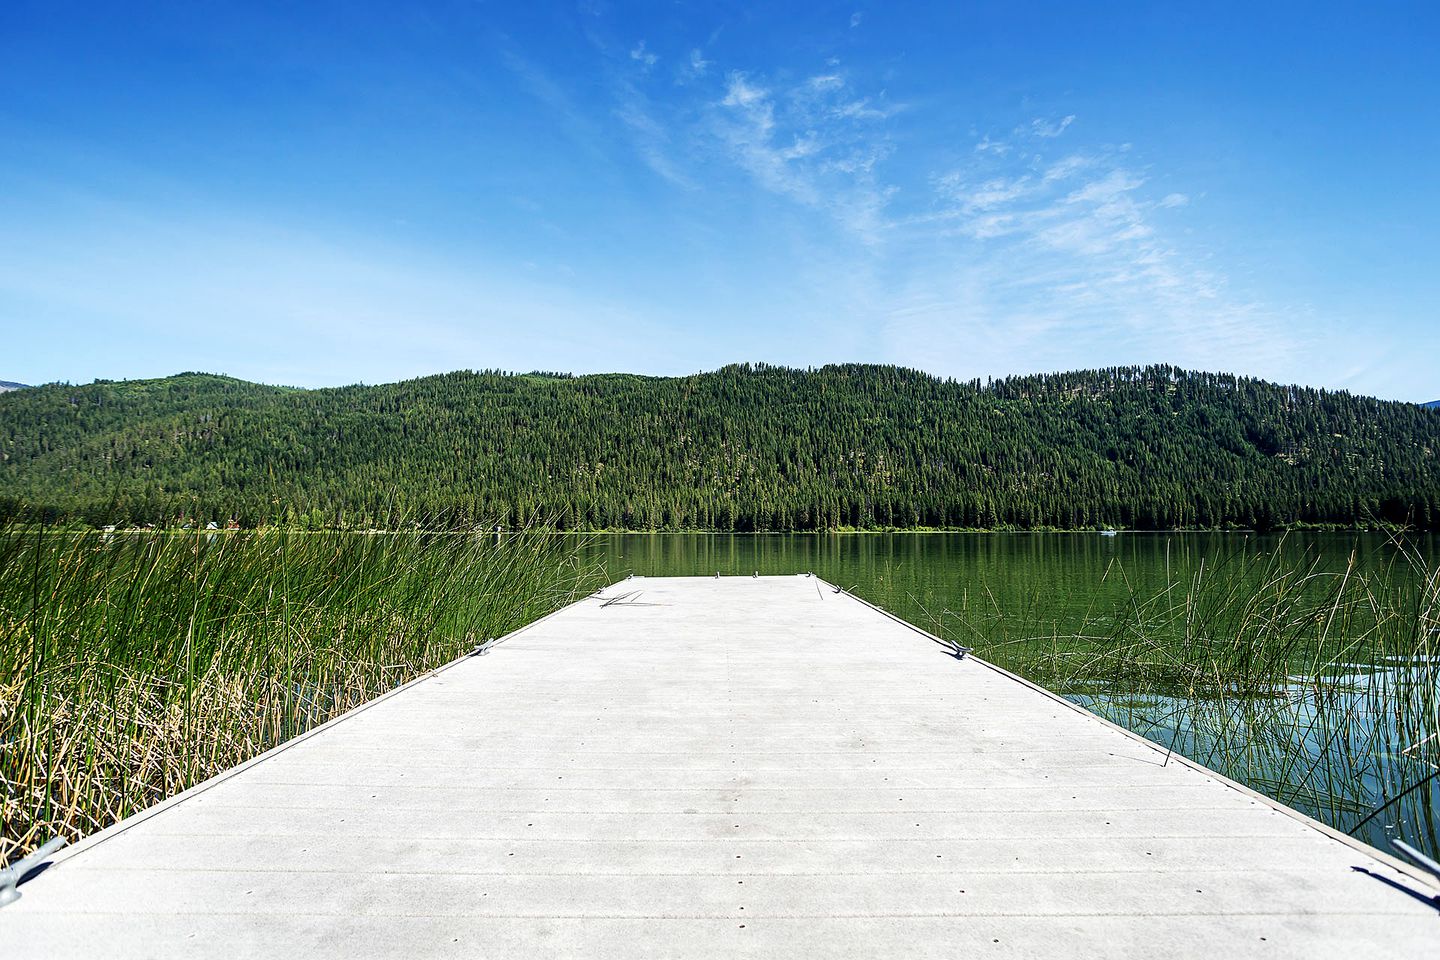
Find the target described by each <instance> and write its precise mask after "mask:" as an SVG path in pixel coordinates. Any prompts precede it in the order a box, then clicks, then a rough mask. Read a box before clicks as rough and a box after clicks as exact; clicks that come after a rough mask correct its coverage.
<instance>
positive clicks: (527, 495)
mask: <svg viewBox="0 0 1440 960" xmlns="http://www.w3.org/2000/svg"><path fill="white" fill-rule="evenodd" d="M1437 451H1440V411H1435V410H1428V409H1425V408H1423V407H1420V406H1418V405H1415V404H1408V403H1391V402H1382V401H1379V400H1374V399H1370V398H1366V397H1357V396H1352V395H1350V394H1347V393H1343V392H1338V393H1337V392H1327V391H1320V390H1312V389H1301V388H1295V387H1281V386H1276V385H1273V384H1269V383H1265V382H1261V381H1257V380H1250V379H1244V378H1237V377H1233V376H1225V375H1218V374H1203V373H1190V372H1186V371H1183V370H1178V369H1174V368H1170V367H1149V368H1120V369H1108V370H1099V371H1084V372H1078V373H1064V374H1057V375H1049V376H1027V377H1012V378H1008V379H1004V380H998V381H995V382H993V383H986V384H982V383H980V382H978V381H972V382H956V381H949V380H940V379H936V378H934V377H930V376H927V375H925V374H922V373H918V372H916V371H913V370H906V369H901V368H896V367H886V366H832V367H825V368H822V369H818V370H793V369H787V368H781V367H769V366H763V365H762V366H749V365H744V366H732V367H726V368H724V369H721V370H718V371H715V372H713V373H705V374H697V375H695V376H690V377H677V378H654V377H640V376H630V375H605V376H586V377H569V376H564V375H552V374H527V375H506V374H501V373H495V372H487V373H452V374H445V375H443V376H434V377H426V378H423V379H419V380H411V381H407V382H405V383H396V384H387V385H383V386H353V387H342V388H337V389H325V390H296V389H287V388H280V387H269V386H261V385H258V384H253V383H247V382H244V381H240V380H234V379H230V378H227V377H220V376H210V375H204V374H181V375H179V376H174V377H167V378H165V379H161V380H145V381H129V382H103V381H102V382H97V383H93V384H90V385H88V386H65V385H50V386H44V387H34V388H30V389H26V390H19V391H15V392H11V393H5V394H3V395H0V514H7V515H10V516H14V515H16V514H17V513H19V514H22V515H24V516H27V517H30V518H36V517H40V516H42V515H43V516H45V517H47V518H49V519H67V518H68V519H77V520H83V521H86V522H89V523H95V524H102V523H121V524H123V523H142V522H155V523H166V522H174V521H175V520H176V519H177V518H187V519H193V520H198V521H200V522H204V521H207V520H215V521H218V522H222V523H223V522H224V521H226V520H228V519H232V518H233V519H236V520H239V521H240V522H241V523H242V524H243V525H247V526H248V525H252V524H260V523H270V522H288V523H309V524H315V523H325V524H340V525H343V526H353V527H362V526H369V525H372V524H373V525H379V524H384V523H386V522H388V521H390V520H392V519H393V518H394V517H396V516H400V515H403V516H406V517H408V518H411V519H420V520H423V521H425V522H430V523H443V524H448V525H456V526H459V525H470V524H472V523H497V522H498V523H503V524H506V525H515V524H518V523H522V522H525V521H526V520H528V519H530V518H533V517H541V518H544V519H545V520H546V521H547V522H551V523H554V524H556V525H558V526H560V527H563V528H590V529H594V528H601V527H628V528H637V529H650V528H699V529H718V530H732V529H733V530H751V529H782V530H783V529H802V530H804V529H816V528H835V527H867V528H868V527H883V526H899V527H910V526H933V527H992V528H993V527H1020V528H1030V527H1061V528H1084V527H1095V526H1120V527H1136V528H1158V527H1192V526H1225V525H1231V524H1234V525H1242V526H1247V527H1250V526H1254V527H1261V528H1267V527H1271V526H1275V525H1281V524H1290V523H1333V524H1352V523H1359V524H1366V523H1373V522H1374V521H1376V520H1377V519H1383V520H1389V521H1396V522H1404V521H1407V520H1408V521H1409V522H1412V523H1415V524H1417V525H1420V526H1426V527H1434V526H1436V525H1437V524H1440V462H1437Z"/></svg>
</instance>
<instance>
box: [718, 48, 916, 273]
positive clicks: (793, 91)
mask: <svg viewBox="0 0 1440 960" xmlns="http://www.w3.org/2000/svg"><path fill="white" fill-rule="evenodd" d="M717 106H718V107H719V108H720V113H719V117H718V119H717V121H716V123H715V126H714V132H715V133H716V134H717V135H718V137H719V138H720V140H721V141H722V142H723V143H724V144H725V145H726V146H727V147H728V154H729V156H730V158H731V159H732V160H733V161H734V162H736V163H737V164H738V165H739V166H740V167H741V168H742V169H744V170H746V171H748V172H749V173H750V174H751V175H752V176H754V177H755V179H756V180H757V182H759V183H760V184H761V185H762V186H763V187H765V188H766V189H769V190H771V191H774V192H776V193H780V194H784V195H786V196H789V197H791V198H792V199H795V200H797V201H799V202H801V203H803V204H805V205H807V206H810V207H813V208H815V209H819V210H823V211H825V212H827V213H829V214H830V215H831V216H832V217H833V218H834V219H835V220H836V221H838V222H839V223H840V224H841V225H842V226H843V227H844V228H845V229H846V231H847V234H848V235H849V236H850V237H851V238H853V239H857V240H859V241H861V242H862V243H864V244H867V245H874V244H876V243H878V242H879V241H880V237H881V235H882V234H884V233H885V231H886V230H887V229H888V228H889V220H888V218H887V216H886V208H887V206H888V204H889V201H890V198H891V197H892V196H893V195H894V194H895V192H896V191H897V190H898V188H897V187H896V186H894V185H889V184H884V183H882V182H881V180H880V177H879V173H878V168H879V166H880V164H881V163H882V162H883V161H884V160H885V159H886V158H887V157H889V156H890V154H891V152H892V146H891V144H890V142H889V138H888V134H887V132H886V131H885V130H884V129H883V128H879V127H876V125H875V122H876V121H880V120H884V119H886V118H888V117H890V116H892V115H893V114H894V113H895V112H897V110H898V109H899V108H898V107H897V106H895V105H892V104H890V103H889V102H888V101H887V100H885V98H884V97H883V95H882V94H876V95H873V96H856V95H855V94H854V92H853V91H852V90H851V89H850V84H849V81H848V80H847V79H846V77H845V76H844V75H843V74H841V73H838V72H830V73H823V74H816V75H813V76H810V77H808V78H806V79H805V80H803V81H800V82H798V83H789V84H782V85H777V86H774V87H773V88H772V87H771V86H767V85H765V84H764V83H762V82H761V81H759V80H756V79H753V78H752V77H750V76H749V75H748V74H745V73H740V72H732V73H731V74H729V76H728V77H727V80H726V87H725V92H724V96H723V97H721V98H720V100H719V101H718V103H717Z"/></svg>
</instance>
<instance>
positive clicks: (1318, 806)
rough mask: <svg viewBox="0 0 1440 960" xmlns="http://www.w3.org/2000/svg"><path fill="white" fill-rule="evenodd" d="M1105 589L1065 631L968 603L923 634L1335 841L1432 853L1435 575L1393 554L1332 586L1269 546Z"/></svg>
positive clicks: (1012, 608) (1318, 560)
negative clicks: (1337, 834)
mask: <svg viewBox="0 0 1440 960" xmlns="http://www.w3.org/2000/svg"><path fill="white" fill-rule="evenodd" d="M1105 576H1106V578H1107V579H1109V578H1116V579H1118V580H1120V581H1121V582H1123V583H1124V584H1125V586H1126V589H1124V590H1123V591H1122V599H1121V600H1120V601H1119V602H1118V603H1115V602H1105V603H1103V604H1101V603H1095V604H1092V605H1091V606H1090V608H1089V609H1088V611H1087V612H1086V613H1085V614H1084V615H1083V616H1081V617H1079V618H1078V620H1076V621H1073V622H1067V623H1059V622H1056V620H1055V619H1054V618H1053V616H1049V615H1047V613H1046V612H1045V611H1046V610H1048V609H1049V608H1048V607H1047V606H1046V605H1045V604H1043V603H1042V602H1041V598H1039V597H1035V598H1033V599H1032V600H1031V602H1029V603H1021V604H1018V605H1016V604H1014V603H1010V604H1002V603H1000V602H999V601H998V600H996V598H995V597H994V596H993V595H992V594H991V593H990V592H989V591H988V590H986V589H985V588H984V586H983V585H981V586H980V587H979V588H978V590H977V591H976V592H975V593H967V594H966V595H964V596H962V597H960V598H957V600H956V602H955V603H954V604H952V605H951V606H948V607H946V608H945V609H943V610H941V611H939V612H936V613H932V614H931V615H930V624H929V625H930V626H931V628H932V630H934V631H935V632H936V633H938V634H939V635H941V636H942V637H945V638H946V639H949V640H951V641H953V642H955V643H957V644H963V645H965V646H969V647H973V648H975V650H976V652H977V653H978V655H979V656H982V657H984V658H986V659H988V660H991V661H992V662H995V663H997V664H999V665H1001V666H1004V667H1006V668H1008V669H1010V670H1013V671H1014V672H1016V673H1019V674H1021V675H1023V676H1026V677H1028V678H1030V679H1033V680H1035V681H1037V682H1039V683H1042V684H1044V685H1046V686H1048V687H1050V688H1051V689H1053V690H1055V691H1056V692H1058V693H1061V694H1063V695H1065V696H1067V697H1069V698H1070V699H1072V700H1075V701H1076V702H1078V703H1080V704H1082V705H1084V706H1086V707H1088V708H1090V709H1092V710H1094V711H1095V712H1097V713H1100V714H1101V715H1102V716H1105V717H1107V718H1108V719H1111V720H1113V721H1115V722H1117V723H1120V724H1121V725H1123V726H1126V727H1128V728H1129V729H1131V730H1134V731H1136V732H1138V733H1140V734H1142V735H1144V736H1147V737H1149V738H1151V739H1153V740H1155V741H1157V742H1159V743H1161V744H1164V745H1165V746H1167V747H1170V748H1173V749H1174V750H1175V751H1176V752H1178V753H1180V754H1183V755H1185V756H1189V757H1192V758H1194V759H1197V760H1199V761H1200V762H1202V763H1205V764H1206V765H1208V766H1210V767H1212V768H1214V769H1216V770H1218V771H1219V772H1221V773H1223V774H1225V775H1227V776H1229V777H1231V778H1233V779H1236V780H1239V781H1241V782H1243V783H1246V784H1247V785H1249V786H1251V787H1252V788H1254V789H1257V790H1260V791H1261V792H1264V793H1266V794H1268V795H1270V796H1273V797H1275V798H1277V799H1279V800H1281V801H1282V802H1284V803H1287V804H1290V805H1292V806H1295V807H1297V808H1298V809H1301V810H1303V811H1305V812H1307V813H1309V814H1311V815H1313V816H1315V817H1317V818H1319V819H1321V820H1322V821H1324V822H1326V823H1328V824H1330V825H1331V826H1334V827H1336V828H1337V829H1340V830H1342V831H1347V832H1352V831H1353V832H1354V833H1355V834H1356V835H1357V836H1360V837H1362V838H1364V839H1366V840H1367V841H1369V842H1371V843H1372V844H1374V845H1376V846H1379V847H1385V846H1387V845H1388V841H1389V840H1390V839H1404V840H1406V841H1407V842H1409V843H1411V844H1412V845H1414V846H1416V847H1418V848H1420V849H1422V850H1429V851H1431V852H1432V853H1434V852H1436V851H1440V826H1437V811H1440V777H1434V778H1433V779H1432V777H1433V775H1434V774H1435V773H1436V771H1437V770H1440V736H1437V735H1436V731H1437V730H1440V566H1437V565H1436V564H1435V563H1433V562H1430V561H1427V560H1426V559H1425V558H1424V557H1423V556H1422V555H1421V554H1420V553H1419V552H1418V551H1416V550H1415V549H1414V548H1413V547H1412V546H1410V545H1408V544H1407V543H1406V542H1405V541H1404V540H1403V539H1400V538H1396V539H1394V540H1392V541H1391V542H1390V543H1389V544H1388V545H1387V546H1385V547H1384V548H1383V549H1382V550H1381V551H1379V552H1378V553H1375V554H1372V555H1367V556H1363V557H1362V556H1360V555H1358V554H1357V553H1355V552H1353V551H1352V553H1351V554H1350V556H1349V558H1348V561H1347V562H1345V563H1344V564H1343V566H1341V567H1340V568H1338V569H1336V568H1335V567H1334V566H1333V565H1332V564H1329V563H1327V562H1325V560H1324V558H1323V557H1322V556H1321V555H1320V554H1319V553H1318V552H1315V551H1307V552H1305V553H1302V554H1301V555H1299V556H1298V557H1297V555H1296V554H1295V552H1294V551H1292V550H1287V549H1285V548H1284V545H1283V544H1282V545H1281V546H1280V547H1277V548H1275V549H1273V550H1269V551H1263V552H1258V553H1245V552H1243V551H1242V552H1236V553H1234V554H1231V555H1227V556H1221V557H1209V556H1201V557H1198V558H1195V557H1190V556H1186V557H1184V558H1182V559H1181V560H1179V561H1177V562H1176V563H1175V564H1173V565H1170V564H1167V575H1166V578H1165V584H1164V586H1163V587H1162V588H1160V589H1158V590H1152V591H1151V592H1148V593H1147V592H1141V591H1140V590H1138V589H1134V588H1132V587H1130V586H1129V583H1128V580H1127V579H1126V571H1125V569H1124V567H1123V565H1122V564H1120V563H1118V562H1116V563H1114V564H1112V566H1111V567H1110V569H1109V570H1108V571H1107V572H1106V574H1105ZM1096 593H1097V595H1098V594H1099V593H1100V591H1096ZM1377 811H1378V813H1377Z"/></svg>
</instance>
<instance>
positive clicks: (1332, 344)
mask: <svg viewBox="0 0 1440 960" xmlns="http://www.w3.org/2000/svg"><path fill="white" fill-rule="evenodd" d="M1257 8H1259V9H1257ZM1435 10H1436V8H1435V7H1434V6H1433V5H1431V4H1425V3H1414V4H1407V3H1386V4H1325V3H1318V4H1317V3H1306V4H1285V3H1267V4H1260V5H1256V4H1226V3H1214V4H1210V3H1207V4H1193V3H1186V4H1181V3H1174V4H1140V3H1115V4H1103V3H1102V4H1075V3H1054V4H1042V3H1032V4H1025V3H955V2H946V3H933V4H932V3H910V4H893V3H892V4H885V5H868V4H863V3H848V4H832V3H810V4H804V5H799V4H771V3H766V4H726V3H696V4H689V3H633V4H631V3H627V4H606V3H593V2H586V3H580V4H572V3H555V4H549V3H533V4H495V3H480V2H472V3H462V2H442V3H390V2H387V3H366V2H361V0H350V2H345V3H328V2H323V0H315V2H306V3H300V4H294V3H284V4H269V3H262V2H250V3H236V4H226V3H208V2H207V3H199V2H189V3H184V4H176V5H167V4H163V3H149V4H140V5H135V4H119V3H116V4H99V3H89V4H72V3H65V2H63V0H61V2H56V0H49V2H39V3H31V2H28V0H18V2H17V0H10V2H9V3H7V4H5V5H4V6H3V7H0V330H3V335H4V336H3V343H4V347H3V353H0V378H3V379H11V380H20V381H22V382H44V381H50V380H71V381H77V382H79V381H88V380H90V379H93V378H96V377H106V378H124V377H130V378H133V377H145V376H159V375H164V374H167V373H173V372H177V371H180V370H197V369H198V370H210V371H219V372H226V373H230V374H233V375H235V376H241V377H246V378H249V379H256V380H262V381H267V382H279V383H290V384H297V385H304V386H315V385H327V384H340V383H350V382H356V381H365V382H372V383H373V382H382V381H390V380H396V379H402V378H406V377H412V376H419V375H423V374H427V373H434V372H439V371H444V370H451V369H458V368H481V367H499V368H504V369H515V370H529V369H556V370H573V371H576V372H597V371H609V370H626V371H636V372H643V373H656V374H675V373H687V372H693V371H696V370H701V369H710V368H713V367H716V366H719V365H721V364H724V363H728V362H734V361H741V360H763V361H768V362H772V363H786V364H794V365H802V366H803V365H811V364H821V363H829V362H836V361H873V362H885V363H900V364H905V365H909V366H915V367H920V368H922V369H924V370H928V371H931V372H933V373H937V374H942V375H953V376H958V377H977V376H978V377H985V376H1001V375H1005V374H1008V373H1018V372H1033V371H1047V370H1062V369H1073V368H1079V367H1091V366H1101V365H1112V364H1127V363H1147V362H1170V363H1176V364H1180V365H1182V366H1187V367H1195V368H1201V369H1210V370H1226V371H1233V372H1238V373H1244V374H1252V375H1257V376H1263V377H1267V378H1270V379H1276V380H1281V381H1287V382H1300V383H1306V384H1313V385H1319V386H1327V387H1336V388H1346V389H1351V390H1355V391H1360V392H1365V393H1374V394H1378V395H1380V396H1384V397H1392V398H1397V399H1409V400H1430V399H1434V398H1435V397H1437V396H1440V362H1437V359H1436V358H1437V356H1440V317H1437V309H1436V304H1437V303H1440V178H1437V176H1436V174H1435V171H1436V169H1437V166H1440V165H1437V157H1440V122H1437V121H1440V111H1437V107H1436V104H1437V103H1440V57H1437V56H1436V55H1435V52H1434V51H1435V50H1436V49H1440V29H1437V28H1440V13H1437V12H1434V11H1435Z"/></svg>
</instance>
